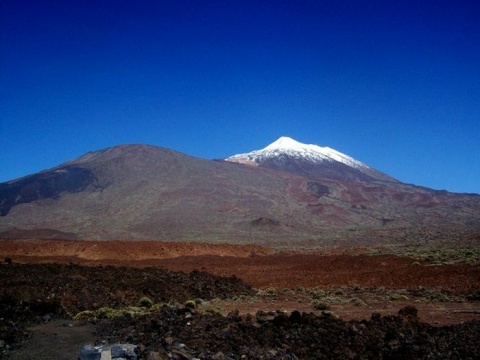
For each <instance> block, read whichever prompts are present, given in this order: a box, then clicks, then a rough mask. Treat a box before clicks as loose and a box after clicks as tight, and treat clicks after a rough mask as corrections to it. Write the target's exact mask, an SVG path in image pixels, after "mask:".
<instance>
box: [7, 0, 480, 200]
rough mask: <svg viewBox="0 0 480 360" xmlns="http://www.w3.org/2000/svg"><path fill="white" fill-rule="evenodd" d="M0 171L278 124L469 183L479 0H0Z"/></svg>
mask: <svg viewBox="0 0 480 360" xmlns="http://www.w3.org/2000/svg"><path fill="white" fill-rule="evenodd" d="M0 36H1V38H0V139H1V142H0V146H1V151H0V181H7V180H11V179H14V178H17V177H21V176H24V175H27V174H30V173H33V172H37V171H39V170H43V169H46V168H50V167H53V166H56V165H58V164H60V163H62V162H65V161H67V160H70V159H73V158H76V157H78V156H80V155H82V154H83V153H85V152H87V151H91V150H98V149H102V148H105V147H109V146H114V145H118V144H125V143H145V144H152V145H158V146H163V147H168V148H172V149H174V150H177V151H180V152H183V153H187V154H190V155H194V156H199V157H203V158H222V157H227V156H230V155H233V154H236V153H241V152H247V151H251V150H254V149H259V148H263V147H265V146H266V145H268V144H269V143H271V142H273V141H274V140H276V139H277V138H278V137H280V136H282V135H285V136H290V137H293V138H295V139H296V140H298V141H300V142H304V143H313V144H317V145H321V146H330V147H332V148H334V149H336V150H338V151H341V152H343V153H346V154H348V155H350V156H352V157H354V158H356V159H358V160H360V161H363V162H365V163H367V164H368V165H370V166H373V167H375V168H377V169H379V170H381V171H384V172H386V173H388V174H390V175H392V176H394V177H396V178H397V179H399V180H401V181H404V182H407V183H414V184H417V185H422V186H427V187H432V188H434V189H446V190H450V191H455V192H476V193H480V2H479V1H478V0H461V1H458V0H454V1H442V0H432V1H430V0H422V1H393V0H392V1H388V0H383V1H374V0H368V1H367V0H365V1H360V0H358V1H353V0H352V1H343V0H342V1H339V0H332V1H322V0H313V1H301V0H291V1H281V0H276V1H264V0H262V1H247V0H238V1H229V0H223V1H220V0H218V1H208V0H205V1H182V0H164V1H162V0H158V1H140V0H136V1H121V0H117V1H113V0H112V1H102V0H92V1H89V0H82V1H81V0H68V1H65V0H49V1H47V0H0Z"/></svg>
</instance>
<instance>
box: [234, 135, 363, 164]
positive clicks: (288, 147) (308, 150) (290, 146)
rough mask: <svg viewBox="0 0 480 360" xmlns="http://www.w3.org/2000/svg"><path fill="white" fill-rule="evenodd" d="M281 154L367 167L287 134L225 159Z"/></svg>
mask: <svg viewBox="0 0 480 360" xmlns="http://www.w3.org/2000/svg"><path fill="white" fill-rule="evenodd" d="M281 154H286V155H289V156H291V157H295V158H302V159H304V160H307V161H311V162H324V161H338V162H341V163H343V164H345V165H348V166H351V167H354V168H364V169H365V168H368V166H367V165H365V164H363V163H362V162H360V161H358V160H355V159H354V158H352V157H350V156H348V155H345V154H342V153H341V152H338V151H336V150H334V149H332V148H329V147H321V146H318V145H313V144H302V143H301V142H298V141H296V140H294V139H292V138H290V137H288V136H282V137H280V138H279V139H278V140H276V141H274V142H273V143H271V144H270V145H268V146H267V147H265V148H263V149H261V150H255V151H252V152H250V153H247V154H238V155H234V156H232V157H230V158H228V159H227V160H233V161H235V160H240V159H248V160H250V161H252V160H253V161H255V160H256V159H258V158H260V157H262V158H265V157H267V158H269V157H276V156H279V155H281Z"/></svg>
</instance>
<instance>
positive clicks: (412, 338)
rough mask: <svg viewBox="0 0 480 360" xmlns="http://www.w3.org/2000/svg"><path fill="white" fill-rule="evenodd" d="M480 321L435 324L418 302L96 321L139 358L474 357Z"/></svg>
mask: <svg viewBox="0 0 480 360" xmlns="http://www.w3.org/2000/svg"><path fill="white" fill-rule="evenodd" d="M479 334H480V322H479V321H470V322H466V323H464V324H459V325H455V326H445V327H434V326H431V325H428V324H424V323H419V322H418V318H417V314H416V309H415V308H413V307H409V308H405V309H402V310H400V312H399V314H398V315H397V316H385V317H381V316H380V315H378V314H373V315H372V317H371V319H370V320H363V321H350V322H344V321H342V320H340V319H338V318H336V317H335V316H334V315H332V314H330V313H328V312H326V313H324V314H322V315H320V316H317V315H315V314H312V313H310V314H307V313H299V312H296V311H295V312H292V313H291V314H289V315H287V314H284V313H280V312H278V313H262V312H259V313H257V314H256V315H246V316H239V315H238V314H237V313H231V314H229V315H228V316H221V315H218V314H199V313H196V312H195V311H194V310H192V309H189V308H167V307H165V308H164V309H162V310H161V311H159V312H158V313H155V314H150V315H148V316H145V317H140V318H136V319H133V318H128V317H123V318H117V319H115V320H113V321H111V322H102V323H99V324H98V326H97V332H96V336H97V337H98V339H102V340H103V341H106V342H131V343H135V344H138V345H139V349H141V352H140V355H139V358H144V359H478V358H480V347H479V344H478V340H479V337H478V336H479Z"/></svg>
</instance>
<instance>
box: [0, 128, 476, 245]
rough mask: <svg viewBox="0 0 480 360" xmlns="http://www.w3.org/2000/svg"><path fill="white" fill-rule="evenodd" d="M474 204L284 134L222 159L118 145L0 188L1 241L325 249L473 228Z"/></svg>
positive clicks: (472, 198) (470, 198)
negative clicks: (349, 241)
mask: <svg viewBox="0 0 480 360" xmlns="http://www.w3.org/2000/svg"><path fill="white" fill-rule="evenodd" d="M275 154H277V155H275ZM241 159H244V160H245V159H246V160H248V161H247V163H248V164H244V163H239V160H241ZM232 160H233V161H232ZM244 160H242V161H240V162H245V161H244ZM251 164H254V165H255V166H251ZM282 164H284V165H283V166H282ZM342 171H343V172H344V173H343V174H342ZM479 208H480V196H479V195H472V194H453V193H449V192H446V191H435V190H431V189H427V188H423V187H418V186H413V185H408V184H403V183H401V182H399V181H397V180H395V179H392V178H391V177H389V176H388V175H385V174H382V173H381V172H378V171H377V170H374V169H371V168H370V167H368V166H367V165H365V164H362V163H361V162H358V161H357V160H354V159H352V158H351V157H348V156H347V155H344V154H341V153H339V152H337V151H335V150H333V149H329V148H321V147H317V146H315V145H303V144H300V143H298V142H295V141H294V140H292V139H288V138H281V139H279V140H278V141H276V142H275V143H273V144H272V145H270V146H267V148H265V149H263V150H259V151H257V152H252V153H249V154H245V155H237V156H234V157H231V158H229V159H226V160H205V159H201V158H196V157H192V156H189V155H185V154H182V153H179V152H176V151H173V150H170V149H165V148H160V147H155V146H148V145H121V146H116V147H112V148H108V149H104V150H100V151H94V152H90V153H87V154H85V155H83V156H81V157H80V158H78V159H74V160H72V161H69V162H67V163H64V164H61V165H59V166H57V167H55V168H52V169H49V170H45V171H42V172H39V173H37V174H32V175H29V176H26V177H23V178H20V179H16V180H12V181H8V182H5V183H2V184H0V238H34V237H42V238H56V239H59V238H66V239H72V240H74V239H92V240H107V239H112V240H114V239H125V240H136V239H153V240H178V241H208V242H236V243H238V242H257V243H267V244H277V245H279V244H286V243H289V242H290V243H291V242H294V243H296V242H298V243H300V242H309V244H311V243H312V242H313V243H314V244H317V245H318V244H320V245H321V244H323V243H324V241H326V240H332V241H337V239H344V238H355V239H358V237H362V238H365V237H368V236H370V235H368V234H373V232H375V233H377V234H378V232H379V231H380V232H381V234H382V235H381V236H384V235H385V234H386V232H391V233H395V234H400V233H401V234H404V235H402V236H406V235H405V234H406V232H405V229H411V228H414V227H422V228H427V227H440V226H441V227H445V226H450V227H462V228H464V227H476V226H477V227H478V226H480V213H479V212H478V209H479ZM362 234H363V235H362ZM365 234H366V235H365Z"/></svg>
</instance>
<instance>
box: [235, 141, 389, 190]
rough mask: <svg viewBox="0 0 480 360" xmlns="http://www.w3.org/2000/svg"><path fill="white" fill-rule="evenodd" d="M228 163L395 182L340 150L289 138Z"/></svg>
mask: <svg viewBox="0 0 480 360" xmlns="http://www.w3.org/2000/svg"><path fill="white" fill-rule="evenodd" d="M226 161H230V162H237V163H243V164H249V165H255V166H263V167H269V168H273V169H277V170H282V171H287V172H293V173H296V174H303V175H309V176H312V175H314V176H317V175H318V176H320V175H321V176H327V177H331V178H336V179H345V178H348V179H362V180H372V179H375V180H384V181H385V180H387V181H396V180H395V179H393V178H391V177H389V176H388V175H386V174H383V173H380V172H378V171H377V170H375V169H372V168H370V167H369V166H367V165H365V164H364V163H362V162H361V161H358V160H355V159H354V158H352V157H350V156H348V155H345V154H343V153H341V152H339V151H337V150H334V149H332V148H329V147H322V146H318V145H313V144H303V143H301V142H298V141H296V140H294V139H292V138H290V137H287V136H282V137H280V138H279V139H278V140H276V141H274V142H273V143H271V144H270V145H268V146H267V147H265V148H263V149H260V150H255V151H252V152H249V153H245V154H238V155H233V156H231V157H229V158H227V159H226Z"/></svg>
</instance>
